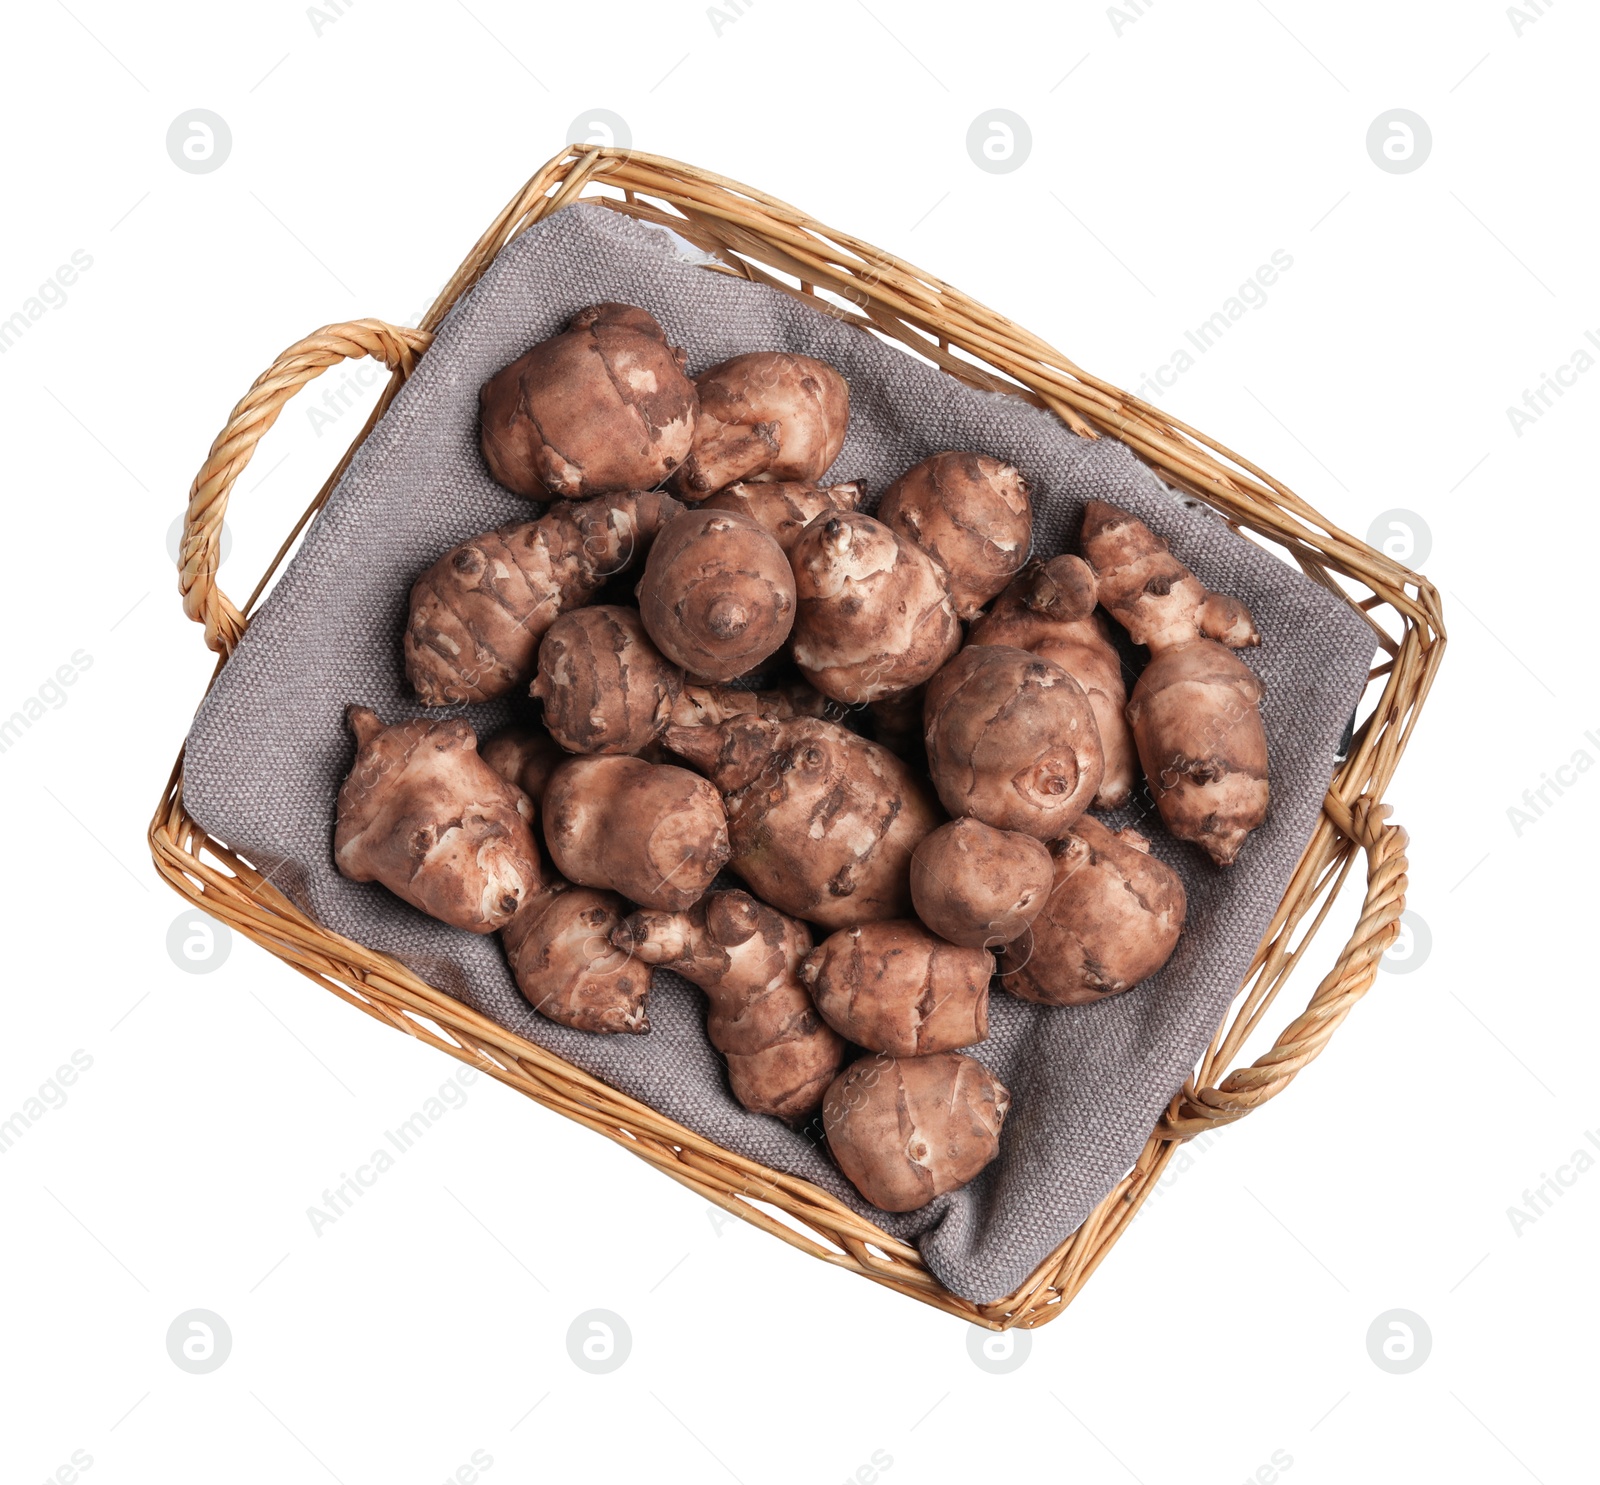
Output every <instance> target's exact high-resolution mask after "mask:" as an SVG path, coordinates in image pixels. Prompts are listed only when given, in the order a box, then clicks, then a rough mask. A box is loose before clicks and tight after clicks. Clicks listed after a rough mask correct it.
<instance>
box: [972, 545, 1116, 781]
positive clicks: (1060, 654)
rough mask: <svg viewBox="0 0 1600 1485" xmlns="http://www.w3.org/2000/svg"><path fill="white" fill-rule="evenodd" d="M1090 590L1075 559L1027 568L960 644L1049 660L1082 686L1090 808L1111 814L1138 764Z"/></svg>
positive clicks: (1112, 657) (1112, 651)
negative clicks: (1096, 785) (1089, 723)
mask: <svg viewBox="0 0 1600 1485" xmlns="http://www.w3.org/2000/svg"><path fill="white" fill-rule="evenodd" d="M1096 592H1097V588H1096V583H1095V576H1094V573H1093V571H1092V570H1091V569H1090V567H1089V564H1088V563H1087V562H1085V561H1084V560H1083V559H1082V558H1081V557H1069V556H1062V557H1052V558H1051V559H1050V560H1049V561H1048V562H1044V561H1040V562H1030V563H1029V564H1028V565H1027V566H1026V567H1025V568H1023V570H1022V571H1021V572H1020V573H1018V574H1017V576H1016V577H1015V578H1014V579H1013V580H1012V581H1011V583H1010V585H1009V586H1008V587H1007V588H1006V590H1005V592H1004V593H1002V594H1001V595H1000V596H999V597H998V598H997V599H996V600H995V602H994V606H993V607H992V608H991V609H990V610H989V612H988V613H987V614H985V615H984V616H983V617H982V618H981V619H979V620H978V622H977V623H976V624H974V625H973V626H972V632H971V633H970V634H969V635H968V636H967V643H968V644H975V645H1014V646H1016V648H1017V649H1019V650H1030V651H1032V653H1033V654H1035V655H1042V656H1043V657H1044V658H1045V659H1046V660H1052V661H1054V662H1055V663H1056V664H1057V665H1059V666H1060V667H1061V668H1062V669H1063V670H1064V671H1066V673H1067V674H1068V675H1070V676H1071V677H1072V679H1073V680H1075V681H1076V682H1077V683H1078V684H1079V685H1080V686H1081V687H1082V688H1083V692H1084V695H1086V696H1087V697H1088V698H1089V705H1090V707H1091V708H1092V709H1093V711H1094V721H1095V728H1096V730H1097V731H1098V732H1099V734H1100V749H1101V752H1102V753H1103V754H1104V756H1105V772H1104V774H1103V775H1102V777H1101V780H1100V789H1099V792H1098V793H1097V794H1096V795H1095V797H1094V805H1093V808H1094V809H1097V810H1114V809H1121V808H1122V806H1123V805H1125V804H1126V803H1127V802H1128V799H1129V797H1130V796H1131V795H1132V794H1133V791H1134V788H1135V786H1136V785H1137V784H1138V782H1139V764H1138V759H1137V756H1136V754H1135V752H1134V745H1133V731H1132V729H1131V728H1130V727H1129V726H1128V719H1127V716H1126V708H1127V705H1128V688H1127V686H1126V684H1125V683H1124V681H1123V679H1122V657H1121V656H1120V655H1119V654H1118V653H1117V650H1116V646H1115V645H1113V644H1112V643H1111V638H1110V635H1109V633H1108V630H1107V623H1106V620H1105V619H1104V617H1102V616H1101V615H1100V614H1099V613H1097V612H1096V611H1095V603H1096V601H1097V600H1096Z"/></svg>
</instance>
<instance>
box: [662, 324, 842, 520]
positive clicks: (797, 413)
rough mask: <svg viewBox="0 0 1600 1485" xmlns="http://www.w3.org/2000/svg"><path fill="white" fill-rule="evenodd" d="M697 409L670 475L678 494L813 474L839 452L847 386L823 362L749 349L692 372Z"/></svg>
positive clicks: (695, 496)
mask: <svg viewBox="0 0 1600 1485" xmlns="http://www.w3.org/2000/svg"><path fill="white" fill-rule="evenodd" d="M695 390H696V392H697V393H698V394H699V411H698V413H697V414H696V417H695V422H694V437H693V440H692V441H691V443H690V446H689V454H688V457H687V458H686V459H685V460H684V461H683V466H682V468H681V469H679V471H678V473H677V475H676V476H675V478H674V479H673V482H672V484H673V489H675V490H676V491H677V492H678V493H679V494H680V495H682V496H683V497H684V499H686V500H699V499H701V498H702V497H704V496H706V495H709V494H711V493H712V492H713V491H715V490H720V489H722V488H724V487H725V486H727V485H731V484H735V483H737V482H738V481H740V480H761V481H775V480H782V481H797V480H798V481H804V482H807V483H810V482H813V481H816V480H819V479H821V478H822V476H823V475H824V474H826V473H827V471H828V466H829V465H830V464H832V463H833V461H834V460H835V459H837V458H838V457H839V450H840V449H841V448H842V447H843V446H844V434H845V428H846V427H847V426H848V424H849V421H850V388H849V386H848V385H847V384H846V382H845V379H844V378H843V377H842V376H840V375H839V373H838V372H837V371H835V370H834V369H833V367H831V366H829V365H828V364H827V362H825V361H817V360H814V359H813V358H812V357H810V356H797V355H791V354H790V353H789V352H787V351H756V352H753V353H752V354H750V355H745V356H734V357H733V358H732V359H731V360H728V361H722V362H719V363H718V364H717V365H715V366H713V367H710V368H709V369H708V370H706V371H702V372H701V373H700V375H699V376H697V377H696V378H695Z"/></svg>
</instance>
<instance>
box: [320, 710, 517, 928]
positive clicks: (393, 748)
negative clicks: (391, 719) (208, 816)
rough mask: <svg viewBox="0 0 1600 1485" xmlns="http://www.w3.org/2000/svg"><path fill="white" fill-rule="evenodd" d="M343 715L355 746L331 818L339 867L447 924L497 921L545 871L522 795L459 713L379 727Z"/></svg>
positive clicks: (376, 720)
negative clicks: (482, 750) (487, 758)
mask: <svg viewBox="0 0 1600 1485" xmlns="http://www.w3.org/2000/svg"><path fill="white" fill-rule="evenodd" d="M345 719H346V722H347V723H348V725H349V727H350V730H351V732H353V733H354V734H355V737H356V743H357V748H356V757H355V762H354V763H353V764H352V765H351V767H350V772H349V775H348V776H347V777H346V778H345V781H344V785H343V787H342V788H341V789H340V790H339V803H338V813H337V819H336V823H335V825H334V834H333V859H334V864H335V865H336V866H337V867H338V868H339V871H340V873H341V874H342V875H344V876H347V877H349V878H350V880H351V881H353V882H381V883H382V884H383V885H384V886H385V887H387V888H388V889H389V890H390V891H391V892H393V893H394V894H395V896H396V897H400V898H403V899H404V900H405V901H406V902H409V903H410V904H411V905H412V907H415V908H420V909H421V910H422V911H423V912H425V913H427V914H429V916H431V917H434V918H437V919H438V920H439V921H440V922H441V923H448V924H449V925H450V926H451V927H452V928H464V929H466V930H467V932H469V933H493V932H494V931H495V930H496V929H497V928H503V927H504V926H505V925H506V924H507V923H509V922H510V921H511V917H512V914H514V913H515V912H516V911H517V909H518V908H519V907H520V906H521V905H522V902H523V900H524V899H525V898H526V897H528V896H529V895H531V894H532V893H534V892H536V891H537V890H538V889H539V887H540V885H541V883H542V881H543V872H542V868H541V863H540V860H539V847H538V844H537V842H536V841H535V840H534V838H533V835H532V832H531V831H530V829H529V823H530V821H531V819H532V816H533V806H532V805H531V804H530V802H529V800H528V797H527V796H526V795H525V794H524V793H523V792H522V791H521V790H520V789H518V788H517V787H516V786H515V785H512V784H508V783H507V782H506V781H505V780H504V779H503V778H501V777H500V775H499V774H497V773H496V772H495V771H494V770H493V769H492V768H490V767H489V765H488V764H487V763H485V762H484V761H483V759H482V758H481V757H479V756H478V739H477V736H476V734H475V733H474V732H473V730H472V728H471V727H470V726H469V725H468V724H467V723H466V722H463V721H461V720H460V719H459V718H458V719H456V720H454V721H449V722H440V721H432V720H429V719H428V718H426V717H419V718H417V719H416V720H414V721H410V722H397V723H396V724H395V725H394V726H392V727H386V726H384V724H383V720H382V719H381V718H380V717H379V716H378V714H377V713H376V712H374V711H373V710H371V709H370V708H369V707H364V706H352V707H350V708H349V710H348V711H347V712H346V717H345Z"/></svg>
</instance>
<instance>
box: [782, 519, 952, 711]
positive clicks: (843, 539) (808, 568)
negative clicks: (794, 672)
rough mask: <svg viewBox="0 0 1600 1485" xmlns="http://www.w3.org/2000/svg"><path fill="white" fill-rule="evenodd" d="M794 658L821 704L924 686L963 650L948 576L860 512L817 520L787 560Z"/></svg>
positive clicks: (869, 698) (896, 534)
mask: <svg viewBox="0 0 1600 1485" xmlns="http://www.w3.org/2000/svg"><path fill="white" fill-rule="evenodd" d="M789 560H790V561H791V562H792V563H793V564H794V577H795V593H796V597H797V599H798V607H797V611H796V614H795V624H794V658H795V662H796V663H797V664H798V665H799V667H800V671H801V674H803V675H804V676H805V678H806V679H807V680H808V681H810V682H811V684H812V685H813V686H815V687H816V688H817V690H819V691H821V692H822V693H823V695H825V696H831V697H833V699H834V700H835V701H844V702H849V703H851V704H852V705H853V704H855V703H857V702H862V701H876V700H878V699H880V698H881V697H885V696H891V695H893V694H894V693H895V692H897V691H906V690H909V689H910V688H911V687H913V686H916V685H920V684H921V683H922V682H923V681H925V680H927V679H928V677H929V676H931V675H932V674H933V673H934V672H935V671H936V670H938V668H939V667H940V666H941V665H943V664H944V662H945V661H946V660H948V659H949V658H950V656H951V655H953V654H954V653H955V652H956V650H957V648H958V647H959V646H960V644H961V625H960V622H959V621H958V620H957V618H956V611H955V607H954V605H953V604H952V603H951V601H950V592H949V588H948V586H947V584H946V580H945V574H944V570H943V569H942V568H941V567H939V566H938V564H937V563H935V561H934V560H933V558H932V557H930V556H929V555H928V554H927V553H926V552H924V551H923V550H922V548H921V547H918V546H916V545H915V544H913V543H912V542H909V541H907V540H906V539H905V538H904V537H903V536H901V535H900V534H899V532H897V531H894V530H892V529H891V528H890V527H888V526H885V525H884V524H883V523H882V522H881V521H875V520H873V518H872V517H871V516H864V515H861V514H860V513H859V512H851V511H842V512H840V513H839V514H837V515H826V514H824V515H821V516H818V517H817V518H816V519H815V520H814V521H812V522H811V524H810V525H809V526H807V527H806V528H805V530H804V531H802V532H801V533H800V535H799V537H798V538H797V539H796V541H795V544H794V546H793V548H792V549H791V550H790V553H789Z"/></svg>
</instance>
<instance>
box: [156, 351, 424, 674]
mask: <svg viewBox="0 0 1600 1485" xmlns="http://www.w3.org/2000/svg"><path fill="white" fill-rule="evenodd" d="M432 343H433V336H432V334H431V333H430V332H429V331H427V330H414V329H410V328H408V327H406V326H402V325H390V324H387V323H386V322H385V321H383V320H349V321H346V322H344V323H342V324H338V325H324V326H323V327H322V329H320V330H314V331H313V332H312V333H311V334H310V335H308V336H306V338H305V339H304V340H297V341H296V342H295V343H294V344H293V345H292V346H290V347H289V348H288V350H286V351H284V352H283V354H282V355H280V356H279V357H278V359H277V360H276V361H274V362H273V363H272V365H271V366H270V367H268V368H267V370H265V371H264V372H262V373H261V375H260V376H258V377H257V378H256V379H255V383H254V385H253V386H252V387H251V388H250V390H249V391H248V392H246V393H245V394H244V396H243V397H242V398H240V399H239V403H238V405H237V406H236V407H235V408H234V410H233V412H232V413H231V414H230V415H229V417H228V422H227V426H226V427H225V428H223V430H222V432H221V433H219V434H218V435H217V437H216V440H215V442H214V443H212V445H211V452H210V453H209V454H207V455H206V462H205V463H204V464H202V465H201V466H200V472H199V473H198V474H197V475H196V476H195V477H194V483H193V484H192V485H191V486H190V487H189V508H188V511H187V513H186V514H185V516H184V522H183V540H182V541H181V542H180V543H179V546H178V589H179V591H180V592H181V593H182V594H183V611H184V613H186V614H187V615H188V616H189V617H190V618H191V619H193V620H195V622H196V623H199V624H204V625H205V631H206V647H207V648H208V649H211V650H214V651H215V652H216V653H217V654H219V655H222V656H223V657H224V658H226V657H227V656H228V655H230V654H232V653H233V647H234V646H235V645H236V644H237V643H238V642H239V637H240V636H241V635H242V634H243V633H244V630H245V623H246V619H245V613H244V611H242V610H240V609H238V608H236V607H235V606H234V604H233V602H232V601H231V600H230V599H229V598H228V596H227V595H226V594H225V593H224V592H223V591H222V589H221V588H219V587H218V586H217V582H216V575H217V566H218V564H219V562H220V560H221V542H222V517H223V515H224V513H225V512H226V511H227V509H228V494H229V492H230V491H231V490H232V489H233V485H234V481H236V480H237V479H238V478H239V476H240V475H241V474H243V473H244V468H245V466H246V465H247V464H248V463H249V462H250V456H251V455H252V454H254V453H255V449H256V445H257V444H258V443H259V442H260V441H261V437H262V435H263V434H264V433H266V431H267V429H269V428H270V427H271V426H272V425H273V424H274V423H275V422H277V420H278V414H279V413H280V412H282V411H283V407H284V404H285V403H286V402H288V400H289V399H290V398H291V397H293V396H294V394H295V393H296V392H298V391H299V390H300V389H301V387H303V386H305V384H306V383H307V382H309V381H312V380H314V379H315V378H317V377H319V376H321V375H322V373H323V372H324V371H326V370H327V369H328V368H329V367H330V366H337V365H338V364H339V362H341V361H343V360H345V359H347V358H350V357H356V356H371V357H373V358H374V359H375V360H380V361H382V362H383V364H384V365H385V366H387V367H388V368H389V370H390V371H392V372H394V373H396V375H397V376H398V377H399V379H400V380H401V381H404V380H405V378H406V377H408V376H410V375H411V372H412V370H413V369H414V368H415V366H416V363H417V357H418V356H420V355H421V354H422V353H423V352H424V351H425V350H427V348H428V347H429V346H430V345H431V344H432ZM346 457H347V458H348V455H347V456H346ZM342 471H343V465H342V464H341V466H340V469H339V470H336V471H335V473H334V478H337V477H338V474H339V473H341V472H342ZM331 485H332V480H330V482H329V485H328V486H325V487H324V492H323V493H324V495H325V494H326V493H327V490H328V489H329V488H331ZM319 503H320V502H319ZM309 514H310V512H309V511H308V512H307V515H309ZM302 524H303V522H302ZM299 529H300V528H299V527H298V526H297V527H296V528H295V532H294V533H293V534H292V535H291V537H290V540H291V541H292V540H293V539H294V535H298V534H299ZM285 546H286V547H287V544H285ZM282 556H283V552H282V551H280V552H279V554H278V558H277V559H275V560H274V561H273V564H272V567H270V568H268V570H267V576H271V574H272V572H273V571H274V570H275V569H276V567H277V565H278V561H279V560H281V559H282ZM265 582H266V578H265V577H264V578H263V579H262V583H263V585H264V584H265ZM259 591H260V590H259V589H257V592H258V593H259ZM250 602H254V596H252V598H251V600H250ZM249 607H250V603H246V605H245V609H246V610H248V608H249Z"/></svg>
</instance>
